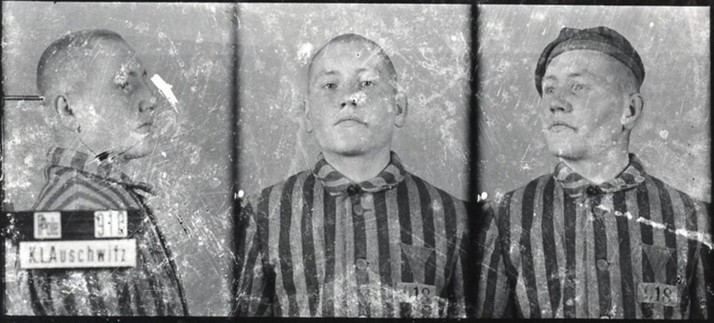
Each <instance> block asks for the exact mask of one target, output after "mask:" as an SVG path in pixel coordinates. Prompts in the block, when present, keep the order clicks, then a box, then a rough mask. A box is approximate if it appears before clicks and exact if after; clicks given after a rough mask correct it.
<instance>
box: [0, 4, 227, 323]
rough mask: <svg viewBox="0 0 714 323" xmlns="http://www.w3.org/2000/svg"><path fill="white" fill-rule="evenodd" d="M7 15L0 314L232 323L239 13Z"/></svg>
mask: <svg viewBox="0 0 714 323" xmlns="http://www.w3.org/2000/svg"><path fill="white" fill-rule="evenodd" d="M2 6H3V8H2V9H3V17H2V27H3V28H2V33H3V34H2V38H3V48H2V67H3V80H2V86H3V92H4V94H5V95H7V96H11V95H12V96H23V97H18V98H15V99H12V98H9V97H6V98H5V100H4V102H3V124H4V128H3V133H2V138H3V142H2V147H3V150H2V167H3V169H2V173H3V174H4V182H3V192H4V199H3V201H2V203H3V217H5V218H4V219H3V223H7V224H8V227H6V228H3V229H4V230H3V232H2V233H3V235H2V238H3V244H4V248H5V258H4V259H3V265H4V270H5V271H4V272H5V277H3V279H4V286H5V290H4V291H3V297H4V305H5V306H4V308H3V309H2V312H3V314H4V315H70V316H75V315H79V316H83V315H101V316H117V315H118V316H136V315H139V316H174V315H180V316H183V315H194V316H226V315H228V312H229V309H230V302H231V297H230V292H231V291H230V287H229V286H230V282H231V281H232V274H231V268H232V264H233V263H234V257H233V252H232V251H231V247H230V246H231V243H232V235H231V233H232V228H233V227H232V223H231V221H230V219H231V214H232V210H231V205H232V203H231V195H230V191H231V185H232V180H231V173H232V172H231V167H233V166H232V165H233V163H234V161H232V160H230V157H231V156H230V152H231V147H230V142H231V124H230V120H231V108H232V107H231V102H232V101H231V98H230V95H231V91H232V89H231V79H232V59H233V57H232V47H231V45H232V41H233V30H232V26H233V23H232V21H231V15H232V14H233V10H234V9H233V5H232V4H171V3H161V4H137V3H134V4H130V3H115V4H100V3H82V4H79V3H74V4H72V3H51V2H47V3H30V2H4V3H3V4H2ZM187 21H188V22H190V23H187Z"/></svg>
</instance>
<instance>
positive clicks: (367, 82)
mask: <svg viewBox="0 0 714 323" xmlns="http://www.w3.org/2000/svg"><path fill="white" fill-rule="evenodd" d="M361 85H362V87H368V86H372V85H374V81H362V83H361Z"/></svg>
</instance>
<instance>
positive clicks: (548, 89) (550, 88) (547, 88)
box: [543, 86, 555, 94]
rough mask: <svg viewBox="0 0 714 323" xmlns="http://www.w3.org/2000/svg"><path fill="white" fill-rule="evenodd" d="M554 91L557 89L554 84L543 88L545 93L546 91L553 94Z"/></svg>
mask: <svg viewBox="0 0 714 323" xmlns="http://www.w3.org/2000/svg"><path fill="white" fill-rule="evenodd" d="M554 91H555V89H553V87H552V86H548V87H546V88H544V89H543V93H545V94H553V92H554Z"/></svg>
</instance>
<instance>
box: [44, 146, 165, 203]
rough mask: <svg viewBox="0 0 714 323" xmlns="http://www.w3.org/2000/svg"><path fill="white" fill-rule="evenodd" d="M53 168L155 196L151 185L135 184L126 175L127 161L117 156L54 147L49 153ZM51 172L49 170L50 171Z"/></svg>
mask: <svg viewBox="0 0 714 323" xmlns="http://www.w3.org/2000/svg"><path fill="white" fill-rule="evenodd" d="M47 157H48V158H49V161H50V168H51V167H52V166H59V167H66V168H72V169H75V170H77V171H80V172H83V173H87V174H90V175H94V176H97V177H100V178H102V179H105V180H110V181H113V182H117V183H119V184H121V185H123V186H125V187H127V188H129V189H139V190H142V191H145V192H148V193H152V194H153V188H152V187H151V185H149V184H147V183H144V182H135V181H133V180H132V179H131V177H129V176H128V175H126V173H125V172H124V170H125V169H126V161H125V160H124V159H123V158H120V157H118V156H117V155H115V154H109V153H101V154H99V155H96V156H91V155H89V154H86V153H83V152H79V151H75V150H71V149H67V148H61V147H52V148H50V150H49V151H48V152H47ZM48 171H49V170H48Z"/></svg>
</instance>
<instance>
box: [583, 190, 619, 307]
mask: <svg viewBox="0 0 714 323" xmlns="http://www.w3.org/2000/svg"><path fill="white" fill-rule="evenodd" d="M581 200H582V202H581V204H580V205H581V207H582V215H583V216H582V218H583V219H584V220H585V221H583V222H582V225H583V226H581V227H580V228H581V229H582V231H581V232H583V235H584V237H583V239H584V251H583V257H582V261H583V262H582V269H583V272H584V275H585V276H584V278H585V281H584V282H583V284H582V285H583V289H584V290H583V292H584V294H583V296H584V300H585V301H584V302H582V303H581V306H582V307H583V310H584V315H585V317H597V318H601V319H609V318H611V317H612V313H611V309H612V297H611V295H607V299H608V300H609V301H608V302H607V304H602V305H604V306H601V304H600V300H599V294H598V293H599V286H598V276H599V275H602V276H603V277H607V278H608V280H609V278H610V276H609V274H610V273H609V267H610V264H609V261H608V258H609V257H611V256H612V255H609V254H607V248H608V236H609V234H608V230H607V224H606V223H607V221H612V220H613V219H611V218H609V217H610V216H611V215H612V214H611V212H610V210H611V209H612V195H611V194H607V193H604V192H603V191H602V190H601V189H599V188H598V187H597V186H592V185H590V186H588V187H586V188H585V190H584V192H583V195H582V196H581ZM596 227H597V228H598V229H596ZM596 231H597V232H596ZM598 250H601V251H600V253H603V251H604V253H605V255H604V256H603V255H600V256H599V255H598ZM576 284H577V282H576ZM608 285H609V283H608Z"/></svg>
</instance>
